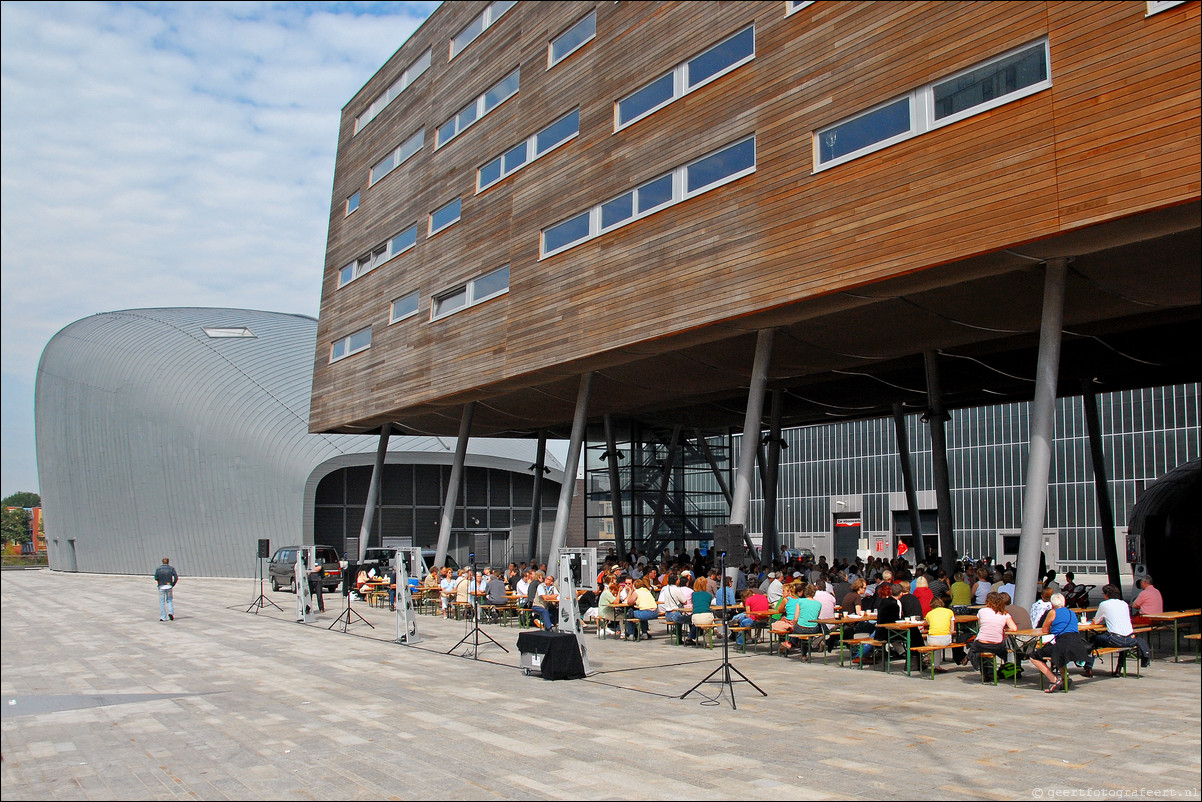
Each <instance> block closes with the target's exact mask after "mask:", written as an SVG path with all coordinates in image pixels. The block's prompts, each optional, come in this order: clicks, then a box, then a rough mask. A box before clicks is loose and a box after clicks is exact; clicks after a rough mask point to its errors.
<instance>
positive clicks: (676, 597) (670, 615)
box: [658, 574, 697, 641]
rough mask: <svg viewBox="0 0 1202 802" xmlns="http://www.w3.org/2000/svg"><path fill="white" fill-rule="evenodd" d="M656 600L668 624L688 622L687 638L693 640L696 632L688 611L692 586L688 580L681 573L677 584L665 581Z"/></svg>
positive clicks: (690, 603) (691, 604)
mask: <svg viewBox="0 0 1202 802" xmlns="http://www.w3.org/2000/svg"><path fill="white" fill-rule="evenodd" d="M658 601H659V605H660V608H661V609H662V610H663V611H664V620H665V621H667V622H668V623H669V624H688V625H689V640H690V641H694V640H695V639H696V637H697V633H696V630H694V629H693V624H692V619H693V616H692V614H691V611H690V608H691V607H692V606H693V588H692V587H690V586H689V580H688V579H687V578H686V577H685V576H684V575H683V574H682V575H681V577H680V580H679V581H678V582H677V584H675V585H672V584H668V583H665V584H664V589H663V590H661V591H660V592H659V599H658Z"/></svg>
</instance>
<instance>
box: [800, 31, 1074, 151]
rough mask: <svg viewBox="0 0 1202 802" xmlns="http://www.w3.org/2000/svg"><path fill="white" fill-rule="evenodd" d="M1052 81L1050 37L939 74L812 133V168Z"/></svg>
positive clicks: (1007, 100) (891, 142) (928, 128)
mask: <svg viewBox="0 0 1202 802" xmlns="http://www.w3.org/2000/svg"><path fill="white" fill-rule="evenodd" d="M1051 85H1052V78H1051V70H1050V59H1049V53H1048V42H1047V40H1046V39H1044V40H1041V41H1039V42H1036V43H1034V44H1030V45H1025V46H1024V47H1021V48H1018V49H1016V50H1012V51H1010V52H1008V53H1003V54H1002V55H1000V56H998V57H996V58H993V59H990V60H988V61H985V62H982V63H981V64H977V65H976V66H973V67H970V68H969V69H967V70H964V71H963V72H960V73H957V74H956V75H953V76H951V77H950V78H941V79H940V80H938V81H933V82H932V83H929V84H927V85H925V86H921V87H919V88H918V89H915V90H914V91H912V92H910V93H909V94H907V95H905V96H904V97H900V98H895V99H894V100H890V101H888V102H887V103H882V104H881V105H879V106H876V107H874V108H871V109H869V110H868V111H865V112H861V113H860V114H856V115H854V116H852V117H849V118H847V119H845V120H841V121H840V122H837V123H835V124H834V125H830V126H827V127H826V128H821V129H819V130H817V131H815V132H814V136H813V149H814V171H815V172H817V171H819V170H825V169H826V168H828V167H833V166H835V165H837V164H842V163H843V162H846V161H851V160H852V159H857V158H859V157H860V156H865V155H867V154H869V153H873V152H875V151H878V150H881V149H882V148H886V147H889V146H890V145H894V144H896V143H898V142H901V141H903V140H906V139H909V138H911V137H914V136H918V135H919V134H924V133H926V132H927V131H931V130H933V129H935V128H938V127H940V126H943V125H948V124H950V123H954V122H957V121H959V120H962V119H965V118H966V117H971V116H972V115H974V114H980V113H981V112H983V111H987V110H989V109H992V108H995V107H997V106H1000V105H1002V104H1005V103H1010V102H1012V101H1014V100H1018V99H1019V98H1023V97H1026V96H1028V95H1032V94H1035V93H1036V92H1041V91H1043V90H1044V89H1047V88H1048V87H1050V86H1051Z"/></svg>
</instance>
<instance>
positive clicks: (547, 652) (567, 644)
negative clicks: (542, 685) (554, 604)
mask: <svg viewBox="0 0 1202 802" xmlns="http://www.w3.org/2000/svg"><path fill="white" fill-rule="evenodd" d="M518 651H519V652H521V653H522V654H523V655H535V654H537V655H541V657H542V661H541V666H540V669H539V670H540V671H541V672H542V675H543V679H583V678H584V660H582V659H581V657H580V644H579V643H577V642H576V636H575V635H573V634H572V633H570V632H544V631H542V630H533V631H530V632H523V633H521V634H520V635H518Z"/></svg>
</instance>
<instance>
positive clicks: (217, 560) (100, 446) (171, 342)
mask: <svg viewBox="0 0 1202 802" xmlns="http://www.w3.org/2000/svg"><path fill="white" fill-rule="evenodd" d="M316 333H317V321H316V320H314V319H313V318H311V317H307V316H303V315H289V314H281V313H276V312H261V311H249V310H241V309H214V308H169V309H136V310H126V311H119V312H108V313H103V314H98V315H94V316H92V317H88V318H85V319H83V320H79V321H77V322H75V323H72V324H71V325H69V326H67V327H66V328H64V329H63V330H62V331H60V332H59V333H58V334H56V335H55V336H54V337H53V338H52V339H51V340H50V342H49V343H48V344H47V346H46V348H45V350H44V351H43V353H42V358H41V361H40V363H39V365H38V375H37V388H36V398H35V417H36V423H35V426H36V437H37V456H38V479H39V483H40V488H41V496H42V501H43V507H44V509H45V511H46V524H45V527H46V542H47V551H48V555H49V561H50V567H51V568H52V569H56V570H64V571H85V572H96V573H133V574H141V573H150V572H151V571H153V570H154V568H155V567H156V566H157V565H158V564H159V562H160V560H161V559H162V558H163V557H164V556H166V557H170V558H171V561H172V564H173V565H176V566H177V567H178V568H179V570H180V572H181V573H182V574H185V575H192V576H252V575H253V574H254V572H255V570H256V566H257V563H256V558H255V553H256V547H257V542H258V540H259V539H261V538H267V539H270V540H271V544H272V547H273V548H274V547H275V546H277V545H286V544H290V543H313V542H314V538H315V534H316V537H317V542H320V543H329V544H330V545H334V546H336V547H337V548H338V549H339V551H342V550H344V549H345V548H346V537H347V536H348V535H349V534H353V536H354V537H355V538H357V537H358V530H359V525H360V522H361V520H362V516H363V510H362V504H363V499H362V498H358V499H356V498H355V497H354V495H353V494H354V488H355V486H356V484H355V481H354V477H355V476H360V477H361V476H362V474H363V472H365V471H366V472H367V473H368V474H370V472H371V466H372V464H373V462H374V459H375V451H376V447H377V445H378V442H379V441H378V438H376V437H372V436H355V435H329V434H310V433H309V431H308V413H309V406H310V392H311V387H312V380H313V348H314V342H315V339H316ZM453 450H454V443H453V442H450V441H447V440H444V439H440V438H437V437H394V438H392V440H391V441H390V443H389V452H388V455H387V458H386V462H387V464H388V468H389V469H390V470H393V473H394V474H396V473H397V470H399V469H394V468H393V466H395V465H402V466H404V465H412V466H413V467H412V468H411V469H406V470H407V472H406V473H405V474H404V475H405V476H406V477H408V478H410V479H411V481H412V482H413V483H414V485H413V486H414V487H415V491H414V493H413V494H412V495H413V496H425V497H430V496H432V495H433V494H432V492H431V491H430V489H429V485H431V484H433V485H434V486H435V487H445V483H446V475H447V473H448V470H447V468H445V467H443V466H449V465H450V462H451V457H452V455H453ZM533 461H534V447H533V446H532V445H530V444H529V443H527V442H524V441H518V440H506V441H498V440H485V439H481V440H476V441H474V442H473V443H472V444H471V446H470V448H469V452H468V457H467V465H468V466H469V468H470V469H471V470H470V471H469V472H468V473H467V476H466V481H467V482H469V483H471V482H477V483H479V482H488V485H487V487H486V488H485V489H484V490H483V491H482V492H483V493H484V494H485V495H486V496H487V497H488V504H486V505H484V508H483V509H481V510H477V511H469V510H467V509H466V508H465V509H464V510H463V512H462V515H463V518H464V521H465V523H466V524H467V525H468V526H469V527H470V525H471V524H470V523H469V522H470V521H473V520H475V521H478V520H479V518H480V516H481V514H491V517H492V519H493V520H496V521H497V522H499V523H504V522H505V521H508V522H509V523H510V526H512V527H514V533H515V540H516V539H520V538H523V537H525V535H524V534H523V533H522V532H519V531H518V527H519V525H520V524H521V523H522V510H523V502H524V504H525V512H526V516H525V522H526V524H527V526H528V522H529V520H530V518H529V508H530V507H531V504H530V501H529V499H530V495H529V492H528V488H530V487H532V486H533V484H534V483H533V479H532V477H531V463H532V462H533ZM547 464H548V466H549V467H551V468H552V469H555V468H557V467H559V468H560V469H561V470H562V466H558V465H557V464H556V462H555V460H554V459H553V458H552V457H550V456H549V455H548V457H547ZM423 466H425V467H423ZM339 472H342V473H344V474H345V475H346V476H347V477H350V478H348V479H346V480H345V481H343V480H342V479H339V480H338V481H337V482H334V480H333V479H330V481H323V480H326V479H328V478H330V477H332V476H333V475H335V474H337V473H339ZM388 475H389V474H388V473H386V474H385V476H386V480H387V477H388ZM440 483H441V484H440ZM332 484H337V485H338V486H339V487H345V488H346V490H345V495H344V496H342V497H339V499H335V500H331V499H330V498H328V496H329V495H330V493H329V492H328V491H326V495H327V498H326V499H324V500H323V501H322V502H321V503H320V504H315V502H316V497H317V494H318V492H319V487H322V486H326V487H329V486H331V485H332ZM546 485H547V486H548V489H547V490H546V491H544V493H543V496H544V497H547V496H548V495H549V494H550V491H554V493H558V483H555V482H547V483H546ZM423 488H424V491H423ZM466 489H467V491H468V492H467V493H466V495H467V497H468V498H469V499H470V498H471V497H473V496H479V495H480V494H481V490H480V489H479V488H473V487H471V486H470V484H469V487H468V488H466ZM523 490H527V492H525V494H524V495H523ZM510 493H511V495H510ZM384 496H385V498H384V501H385V504H386V505H387V504H388V503H389V500H390V497H392V498H394V499H396V501H395V502H394V504H393V506H392V507H391V508H389V507H387V506H385V507H383V508H382V510H381V511H379V512H378V513H377V518H376V522H375V526H374V527H373V534H372V537H371V538H370V540H371V541H372V542H373V543H375V542H379V539H380V537H381V532H383V534H384V535H388V534H390V533H391V534H395V535H397V536H402V537H403V536H405V535H408V536H410V537H411V538H414V539H413V541H412V542H413V543H414V545H426V543H425V541H426V540H427V539H428V537H424V536H423V535H424V530H423V528H422V527H421V526H420V525H418V523H417V522H418V521H419V520H422V521H424V520H425V519H426V518H428V517H430V516H428V515H422V514H420V512H421V511H420V509H419V508H418V507H416V506H415V504H414V501H413V500H412V499H410V501H409V503H408V506H406V503H405V499H406V498H409V496H406V493H405V492H404V491H403V490H401V491H395V492H394V491H392V490H390V489H389V487H388V486H387V485H386V486H385V490H384ZM551 497H552V498H553V497H554V496H553V495H551ZM356 504H358V505H359V506H358V508H357V509H358V519H355V517H354V513H355V509H356V507H355V505H356ZM549 506H550V507H551V510H552V512H553V510H554V503H553V502H552V503H551V505H549ZM344 508H345V514H341V512H340V511H342V510H343V509H344ZM515 508H516V509H515ZM315 510H319V511H323V513H324V514H315ZM390 510H391V512H390ZM404 510H411V512H409V513H407V514H409V515H410V520H411V521H412V522H413V525H410V526H408V527H406V526H405V525H404V523H403V521H402V519H403V517H404V515H403V514H402V511H404ZM494 510H495V513H494ZM469 512H474V513H475V517H474V518H472V517H469ZM397 521H402V522H401V523H397ZM485 525H487V523H486V524H485ZM315 527H316V533H315ZM381 527H382V528H381ZM495 528H496V527H494V530H495ZM505 528H506V529H508V528H509V527H505Z"/></svg>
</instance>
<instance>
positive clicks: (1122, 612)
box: [1081, 585, 1152, 677]
mask: <svg viewBox="0 0 1202 802" xmlns="http://www.w3.org/2000/svg"><path fill="white" fill-rule="evenodd" d="M1102 595H1103V596H1105V597H1106V599H1105V601H1103V602H1102V603H1101V604H1099V605H1098V612H1097V614H1096V615H1094V619H1093V623H1095V624H1105V625H1106V631H1105V632H1099V633H1098V634H1097V635H1095V636H1094V639H1093V646H1094V648H1095V649H1103V648H1106V647H1108V646H1117V647H1119V648H1123V649H1135V651H1136V652H1138V653H1139V662H1140V665H1141V666H1142V667H1144V668H1147V667H1148V664H1149V663H1150V662H1151V661H1152V649H1151V647H1149V646H1148V642H1147V641H1146V640H1144V639H1143V638H1137V637H1135V630H1134V629H1133V627H1132V626H1131V611H1130V610H1129V609H1128V608H1127V603H1126V602H1125V601H1123V596H1122V594H1121V593H1120V592H1119V589H1118V587H1117V586H1115V585H1106V586H1105V587H1103V588H1102ZM1126 660H1127V654H1126V652H1124V653H1122V654H1121V655H1120V656H1119V664H1118V666H1117V667H1116V668H1115V669H1114V671H1112V672H1111V675H1112V676H1116V677H1117V676H1119V675H1120V674H1124V673H1126V670H1127V665H1126ZM1093 661H1094V654H1093V652H1092V651H1091V652H1090V654H1089V658H1088V659H1087V660H1086V661H1085V668H1084V669H1083V670H1082V671H1081V675H1082V676H1085V677H1091V676H1093Z"/></svg>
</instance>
